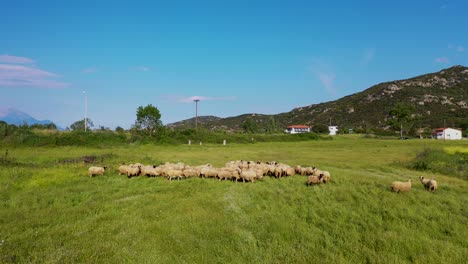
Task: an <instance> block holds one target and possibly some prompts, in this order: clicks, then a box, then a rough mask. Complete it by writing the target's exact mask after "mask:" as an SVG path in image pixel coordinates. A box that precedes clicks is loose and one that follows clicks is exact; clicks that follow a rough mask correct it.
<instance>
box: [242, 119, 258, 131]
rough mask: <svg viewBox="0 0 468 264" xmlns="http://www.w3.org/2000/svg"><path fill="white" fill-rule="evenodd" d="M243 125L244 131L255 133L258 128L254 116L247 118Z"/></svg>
mask: <svg viewBox="0 0 468 264" xmlns="http://www.w3.org/2000/svg"><path fill="white" fill-rule="evenodd" d="M241 127H242V129H244V132H247V133H255V132H257V129H258V127H257V122H255V120H253V119H252V118H246V119H245V120H244V122H242V125H241Z"/></svg>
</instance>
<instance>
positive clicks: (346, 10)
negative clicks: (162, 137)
mask: <svg viewBox="0 0 468 264" xmlns="http://www.w3.org/2000/svg"><path fill="white" fill-rule="evenodd" d="M96 2H98V1H21V0H15V1H4V2H2V4H1V10H0V14H1V15H0V109H2V108H3V109H5V108H16V109H19V110H22V111H25V112H27V113H29V114H31V115H33V116H34V117H36V118H38V119H50V120H53V121H54V122H56V123H57V124H58V125H60V126H62V127H66V126H69V125H70V124H71V123H73V122H74V121H76V120H79V119H82V118H83V115H84V96H85V95H84V94H83V91H86V94H87V96H88V116H89V117H90V118H91V119H92V120H93V121H94V123H95V125H103V126H106V127H111V128H115V127H116V126H122V127H125V128H128V127H130V126H131V124H133V123H134V121H135V117H136V109H137V107H138V106H141V105H143V106H144V105H147V104H153V105H154V106H157V107H158V108H159V109H160V111H161V114H162V120H163V123H165V124H167V123H171V122H175V121H179V120H182V119H187V118H191V117H193V116H194V112H195V107H194V103H191V102H190V98H192V97H194V96H199V97H201V98H202V101H201V102H200V104H199V115H215V116H220V117H227V116H235V115H239V114H244V113H264V114H274V113H281V112H287V111H290V110H291V109H292V108H295V107H299V106H305V105H310V104H315V103H320V102H326V101H330V100H335V99H339V98H341V97H343V96H346V95H349V94H352V93H355V92H359V91H362V90H364V89H366V88H368V87H370V86H372V85H374V84H377V83H380V82H385V81H390V80H395V79H404V78H408V77H413V76H416V75H420V74H424V73H428V72H435V71H439V70H440V69H443V68H447V67H450V66H453V65H464V66H467V65H468V63H467V62H468V16H467V15H466V13H467V12H468V2H467V1H461V0H460V1H295V0H291V1H272V0H270V1H253V0H250V1H241V0H237V1H143V2H142V1H99V3H96ZM352 2H354V3H352Z"/></svg>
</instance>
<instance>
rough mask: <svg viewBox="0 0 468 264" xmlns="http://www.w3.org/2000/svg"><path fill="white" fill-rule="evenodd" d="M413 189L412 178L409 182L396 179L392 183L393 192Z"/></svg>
mask: <svg viewBox="0 0 468 264" xmlns="http://www.w3.org/2000/svg"><path fill="white" fill-rule="evenodd" d="M409 191H411V180H408V181H407V182H400V181H394V182H393V183H392V192H397V193H398V192H409Z"/></svg>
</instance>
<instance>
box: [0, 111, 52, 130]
mask: <svg viewBox="0 0 468 264" xmlns="http://www.w3.org/2000/svg"><path fill="white" fill-rule="evenodd" d="M0 121H4V122H6V123H8V124H12V125H17V126H19V125H23V124H24V123H27V124H28V125H34V124H39V125H47V124H50V123H53V122H52V121H50V120H37V119H35V118H34V117H32V116H30V115H29V114H26V113H25V112H22V111H20V110H17V109H14V108H8V109H0Z"/></svg>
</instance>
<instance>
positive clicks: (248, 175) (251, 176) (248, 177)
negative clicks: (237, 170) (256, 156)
mask: <svg viewBox="0 0 468 264" xmlns="http://www.w3.org/2000/svg"><path fill="white" fill-rule="evenodd" d="M240 178H241V179H242V182H245V181H251V182H255V179H256V178H257V173H256V172H255V171H252V170H244V171H242V172H241V174H240Z"/></svg>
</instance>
